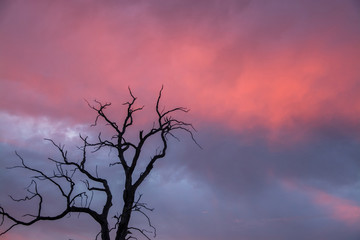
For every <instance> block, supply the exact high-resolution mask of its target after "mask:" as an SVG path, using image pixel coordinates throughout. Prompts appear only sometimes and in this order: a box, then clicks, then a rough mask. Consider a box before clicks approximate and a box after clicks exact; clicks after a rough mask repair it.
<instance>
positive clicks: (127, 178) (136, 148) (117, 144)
mask: <svg viewBox="0 0 360 240" xmlns="http://www.w3.org/2000/svg"><path fill="white" fill-rule="evenodd" d="M162 90H163V88H161V90H160V92H159V96H158V98H157V102H156V106H155V111H156V114H157V117H156V118H157V119H156V121H155V122H154V123H153V126H152V128H151V129H150V130H148V131H144V130H141V131H139V132H138V136H137V137H136V139H137V140H129V138H130V137H128V135H125V133H126V132H127V131H130V129H129V127H130V126H132V125H133V114H134V113H135V112H137V111H140V110H142V109H143V107H139V108H135V107H134V103H135V101H136V97H134V95H133V94H132V92H131V90H130V88H129V93H130V96H131V101H129V102H126V103H124V105H125V106H127V111H126V115H125V117H124V118H123V120H122V122H121V124H118V123H116V122H115V121H113V120H111V119H110V118H109V117H108V115H107V113H106V112H105V110H106V109H107V108H108V107H109V106H110V105H111V104H110V103H105V104H102V103H101V102H98V101H95V106H93V105H90V104H89V103H88V105H89V107H90V108H91V109H93V110H94V111H96V113H97V116H96V118H95V122H94V124H93V126H96V125H97V124H98V121H99V119H102V120H103V121H104V122H105V123H106V125H107V126H108V127H109V128H110V129H111V131H112V132H113V133H114V135H113V136H112V137H111V138H107V139H104V138H103V137H102V135H101V132H100V133H99V135H98V137H97V140H96V141H95V142H93V143H92V142H90V141H88V137H83V136H81V135H80V138H81V140H82V142H83V145H82V147H80V148H79V149H80V150H81V151H82V157H81V159H78V160H76V161H74V160H70V159H69V158H68V155H67V151H66V150H65V149H64V146H63V145H60V144H56V143H55V142H54V141H53V140H51V139H46V140H48V141H50V142H51V143H52V144H53V145H54V146H55V148H56V149H57V150H58V151H59V153H60V156H61V157H60V160H56V159H53V158H49V160H50V161H51V162H53V164H54V166H55V167H54V169H53V172H52V173H51V174H50V175H49V174H48V173H46V171H42V170H39V169H36V168H33V167H31V166H30V165H28V164H27V163H26V162H25V160H24V158H23V157H22V156H20V155H19V154H18V153H17V152H16V155H17V156H18V157H19V159H20V161H21V164H20V165H19V166H15V167H12V168H23V169H26V170H28V171H30V172H32V173H34V176H33V179H32V181H31V184H30V186H28V188H27V191H28V193H29V195H28V196H26V197H24V198H22V199H15V198H12V197H11V198H12V199H13V200H14V201H17V202H21V201H27V200H35V199H37V201H38V204H37V206H36V208H37V210H36V214H25V215H24V216H26V217H27V218H26V219H28V218H29V217H30V218H31V219H30V220H27V221H25V220H23V218H16V217H14V216H12V215H11V214H10V213H8V212H7V211H5V209H4V208H3V207H1V206H0V216H1V221H0V225H1V226H3V227H4V228H5V229H3V231H2V232H1V233H0V236H1V235H3V234H5V233H7V232H8V231H10V230H11V229H12V228H13V227H15V226H17V225H26V226H29V225H32V224H34V223H36V222H39V221H53V220H58V219H61V218H64V217H66V216H68V215H69V214H71V213H78V214H87V215H89V216H90V217H91V218H92V219H94V220H95V221H96V222H97V223H98V224H99V225H100V231H99V233H98V235H97V236H96V238H95V239H98V237H99V236H100V237H101V239H102V240H110V239H111V238H113V239H115V240H128V239H136V237H135V235H133V234H132V232H135V231H138V232H139V233H141V235H142V236H143V237H145V238H146V239H150V237H149V234H150V233H152V234H153V235H155V234H156V229H155V228H154V227H153V226H152V224H151V221H150V218H149V217H148V216H147V214H146V213H145V211H146V210H152V209H151V208H148V207H147V206H146V204H145V203H142V202H140V200H141V195H138V196H136V194H135V193H136V191H137V189H138V187H139V186H140V185H141V184H142V183H143V181H144V180H145V178H146V177H147V176H148V175H149V173H150V172H151V170H152V169H153V167H154V163H155V162H156V161H157V160H159V159H161V158H164V157H165V155H166V151H167V149H168V137H169V136H172V137H175V138H176V136H175V135H174V133H175V131H177V130H180V131H185V132H187V133H189V134H190V137H191V139H192V140H193V141H194V142H195V143H196V141H195V139H194V137H193V131H194V128H193V126H192V125H191V124H189V123H186V122H183V121H180V120H178V119H176V118H174V117H173V116H172V114H173V113H175V112H185V113H186V112H188V109H186V108H183V107H177V108H172V109H170V110H164V109H162V110H161V109H160V106H159V104H160V99H161V94H162ZM156 136H157V137H156ZM154 138H157V139H160V147H158V148H157V149H155V153H154V154H153V155H152V156H150V157H149V158H145V159H149V160H148V162H146V163H145V165H144V166H145V168H144V169H143V170H141V171H140V172H141V174H139V175H138V176H135V174H134V170H135V168H136V167H139V166H138V163H139V159H140V156H141V155H142V150H143V147H144V144H145V143H147V142H149V141H153V140H152V139H154ZM196 144H197V143H196ZM89 148H90V149H92V150H93V151H92V152H96V151H98V150H100V149H103V148H110V149H113V150H115V151H116V154H117V160H116V161H115V162H114V163H112V164H110V165H109V167H112V166H114V165H117V164H119V165H120V166H121V167H120V171H121V172H122V173H121V174H120V173H119V174H118V176H119V177H124V186H123V189H121V190H122V191H123V196H122V200H121V199H115V198H113V193H114V190H113V189H112V188H111V187H110V186H109V184H108V179H107V178H102V177H99V175H98V173H97V171H95V173H94V171H91V170H89V166H88V161H87V160H88V159H87V156H88V151H87V150H88V149H89ZM143 159H144V158H142V160H143ZM75 176H76V177H75ZM78 176H81V177H82V178H81V180H79V177H78ZM39 181H47V182H49V183H51V184H52V186H53V187H55V188H56V190H57V191H59V192H60V194H61V196H62V197H63V198H62V200H63V201H64V203H65V204H64V208H63V209H62V210H61V212H60V213H57V214H55V215H53V216H46V215H43V212H42V210H43V195H42V194H41V193H40V192H39V191H38V182H39ZM81 184H82V186H86V190H85V191H82V192H81V191H79V190H77V189H78V188H76V187H77V186H79V185H81ZM96 194H104V196H106V200H105V203H104V205H103V206H102V209H101V211H100V212H99V211H98V210H97V211H96V210H94V209H93V208H92V206H91V200H92V197H93V196H96ZM89 196H91V197H89ZM88 199H90V200H88ZM114 201H123V204H122V209H119V212H121V213H120V214H117V215H115V216H109V212H110V209H111V207H112V206H113V202H114ZM134 211H137V212H140V213H141V214H143V215H144V216H145V218H146V221H147V223H148V224H149V229H150V228H151V231H150V230H144V229H140V228H136V227H130V226H129V220H130V218H131V214H132V212H134ZM5 223H6V224H5ZM114 223H115V224H114Z"/></svg>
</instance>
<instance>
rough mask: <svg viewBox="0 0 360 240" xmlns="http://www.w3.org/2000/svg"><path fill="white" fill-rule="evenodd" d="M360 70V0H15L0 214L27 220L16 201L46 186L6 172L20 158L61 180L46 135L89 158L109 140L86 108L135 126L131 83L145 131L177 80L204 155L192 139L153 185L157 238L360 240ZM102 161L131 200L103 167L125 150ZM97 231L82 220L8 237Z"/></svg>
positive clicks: (2, 53) (0, 8) (6, 29)
mask: <svg viewBox="0 0 360 240" xmlns="http://www.w3.org/2000/svg"><path fill="white" fill-rule="evenodd" d="M359 62H360V2H359V1H357V0H317V1H312V0H290V1H289V0H270V1H269V0H221V1H220V0H206V1H205V0H198V1H190V0H171V1H168V0H150V1H149V0H146V1H145V0H138V1H121V0H106V1H96V0H86V1H85V0H73V1H60V0H54V1H46V0H32V1H24V0H2V1H0V84H1V87H0V191H1V193H2V194H1V196H0V205H1V206H2V207H4V208H6V209H8V210H9V211H11V212H12V213H13V214H14V215H16V216H21V215H23V214H26V213H29V211H31V209H34V206H36V204H37V203H36V202H34V201H33V202H31V201H30V202H27V203H24V202H21V203H14V202H13V201H11V198H9V196H8V195H11V196H13V197H15V198H21V197H23V196H25V194H26V190H25V187H26V186H28V185H29V183H30V181H31V178H30V175H29V174H27V173H26V172H24V171H22V170H19V169H17V170H16V169H11V170H10V169H7V168H8V167H11V166H14V165H16V164H18V163H19V161H18V158H17V157H16V155H15V153H14V152H15V151H17V152H18V153H19V154H21V156H23V158H24V159H26V161H27V162H28V163H29V164H31V165H32V166H36V167H39V168H42V169H44V170H49V169H51V167H52V165H51V164H50V163H49V161H47V158H48V157H56V156H57V157H58V155H57V154H58V153H57V152H56V150H55V149H54V148H53V147H52V146H51V144H49V142H46V141H44V138H52V139H53V140H54V141H55V142H60V143H62V144H65V146H66V148H67V149H68V151H69V154H72V156H73V157H74V159H76V158H77V157H79V151H78V150H77V148H76V146H78V145H79V144H80V143H81V142H80V141H79V138H78V135H79V133H82V134H84V135H88V136H90V137H94V136H97V132H98V131H106V127H101V126H99V127H98V128H94V127H90V125H91V124H92V123H93V122H94V119H95V117H96V114H95V112H94V111H92V110H91V109H89V108H88V106H87V104H86V102H85V101H84V99H86V100H89V101H92V100H95V99H96V100H100V101H102V102H111V103H112V106H111V108H109V115H110V116H111V117H112V118H114V119H122V117H123V116H124V111H125V109H124V106H123V105H122V103H124V102H126V101H128V100H129V99H130V96H129V93H128V87H130V88H131V89H132V92H133V94H134V95H135V96H137V97H138V99H137V101H138V103H137V104H138V105H137V106H142V105H145V108H144V111H142V113H139V115H136V116H137V117H136V118H135V119H134V121H135V122H136V123H137V125H136V126H137V127H138V128H146V127H148V126H149V124H150V126H151V124H152V122H153V121H154V118H153V117H154V115H153V114H154V106H155V103H156V98H157V96H158V93H159V90H160V89H161V86H162V85H163V86H164V91H163V97H162V102H161V104H162V106H163V107H166V108H167V109H169V108H172V107H177V106H183V107H187V108H189V109H191V111H190V112H188V113H187V114H182V115H181V114H180V115H177V117H178V118H180V119H184V120H185V121H188V122H191V123H193V125H194V127H195V128H196V130H197V131H196V133H195V138H196V140H197V142H198V143H199V144H200V145H201V146H202V149H200V148H199V147H197V146H196V144H194V142H192V141H191V138H189V136H188V135H186V134H183V133H178V135H177V136H178V138H179V139H180V141H177V140H176V139H170V140H169V141H170V142H169V143H170V145H169V151H168V153H167V156H166V158H165V159H162V160H161V161H159V162H158V163H157V164H156V165H155V168H154V170H153V172H152V173H151V175H150V176H149V178H148V179H147V181H146V182H145V183H144V184H143V186H141V188H140V189H139V193H142V194H143V200H144V201H145V202H147V203H148V205H149V206H150V207H153V208H154V209H155V210H154V211H153V212H151V213H150V217H151V219H152V223H153V225H154V226H155V227H156V228H157V236H156V238H155V239H157V240H180V239H186V240H220V239H228V240H287V239H293V240H302V239H327V240H338V239H347V240H358V239H360V227H359V226H360V95H359V91H360V68H359V66H358V64H359ZM134 131H135V132H136V128H134ZM152 147H153V148H152ZM154 148H155V149H154ZM155 150H156V143H154V144H153V145H150V146H149V149H148V150H147V151H145V152H146V153H149V155H150V154H151V153H153V152H154V151H155ZM89 157H91V159H93V160H92V161H93V162H92V164H93V165H97V164H99V175H101V176H103V177H108V178H109V179H110V181H111V184H112V185H113V187H114V195H115V196H117V197H118V199H119V200H121V197H120V195H121V193H120V190H121V184H122V183H123V180H122V178H121V177H122V176H121V175H119V174H118V173H117V171H119V169H118V168H116V167H112V168H109V167H107V165H106V164H105V165H104V164H102V163H103V162H104V161H105V162H106V161H111V160H112V159H114V155H113V153H112V152H108V151H104V152H100V153H97V154H94V155H91V156H89ZM103 159H108V160H103ZM146 159H148V157H146V156H145V157H144V160H146ZM101 161H103V162H101ZM103 165H104V166H103ZM101 166H102V167H101ZM119 186H120V187H119ZM42 191H44V194H46V193H48V198H47V199H46V201H47V206H48V208H47V209H46V210H45V211H47V212H48V213H52V212H56V210H57V209H60V208H61V203H60V202H59V198H57V195H56V193H55V192H54V189H53V188H51V186H49V185H46V184H44V185H43V187H42ZM101 200H102V199H101V198H99V199H95V200H94V205H96V204H99V205H100V204H101ZM144 222H145V223H146V221H144V219H143V218H141V216H137V215H134V218H133V219H132V222H131V224H133V225H135V226H142V224H144ZM98 231H99V229H98V226H97V225H96V224H95V223H94V222H93V221H92V220H91V219H89V218H87V217H86V216H83V215H80V216H75V215H74V216H70V217H68V218H65V219H63V220H60V221H56V222H41V223H37V224H35V225H33V226H31V227H21V226H20V227H16V228H14V229H12V230H11V231H10V232H9V233H7V234H6V235H4V236H1V237H0V239H4V240H10V239H11V240H23V239H27V240H35V239H54V240H60V239H61V240H68V239H74V240H85V239H95V235H96V234H97V232H98Z"/></svg>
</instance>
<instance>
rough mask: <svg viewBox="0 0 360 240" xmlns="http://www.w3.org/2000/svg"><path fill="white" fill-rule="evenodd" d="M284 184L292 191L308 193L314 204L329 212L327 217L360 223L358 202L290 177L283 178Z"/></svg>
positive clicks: (347, 222) (344, 221)
mask: <svg viewBox="0 0 360 240" xmlns="http://www.w3.org/2000/svg"><path fill="white" fill-rule="evenodd" d="M282 184H283V186H284V187H285V188H286V189H288V190H290V191H296V192H301V193H303V194H305V195H307V196H308V197H309V199H310V201H311V202H312V203H313V204H315V205H316V206H317V207H318V208H320V209H323V210H325V211H326V213H327V214H328V216H326V217H329V218H331V219H334V220H337V221H340V222H343V223H345V224H349V225H354V224H358V223H360V206H359V204H358V203H356V202H354V201H351V200H349V199H346V198H344V197H341V196H336V195H333V194H330V193H328V192H326V191H324V190H321V189H317V188H315V187H311V186H307V185H299V184H297V183H296V182H294V181H292V180H289V179H287V180H282ZM318 217H320V216H318Z"/></svg>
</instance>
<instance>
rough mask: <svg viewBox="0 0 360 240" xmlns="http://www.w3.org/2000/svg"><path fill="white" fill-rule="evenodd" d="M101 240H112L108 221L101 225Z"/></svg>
mask: <svg viewBox="0 0 360 240" xmlns="http://www.w3.org/2000/svg"><path fill="white" fill-rule="evenodd" d="M101 240H110V233H109V227H108V224H107V221H105V222H104V223H101Z"/></svg>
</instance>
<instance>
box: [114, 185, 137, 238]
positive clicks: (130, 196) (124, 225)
mask: <svg viewBox="0 0 360 240" xmlns="http://www.w3.org/2000/svg"><path fill="white" fill-rule="evenodd" d="M123 198H124V207H123V210H122V213H121V220H120V223H119V226H118V229H117V232H116V237H115V240H126V235H127V234H128V226H129V221H130V217H131V212H132V207H133V204H134V198H135V191H134V190H133V189H125V190H124V193H123Z"/></svg>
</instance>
